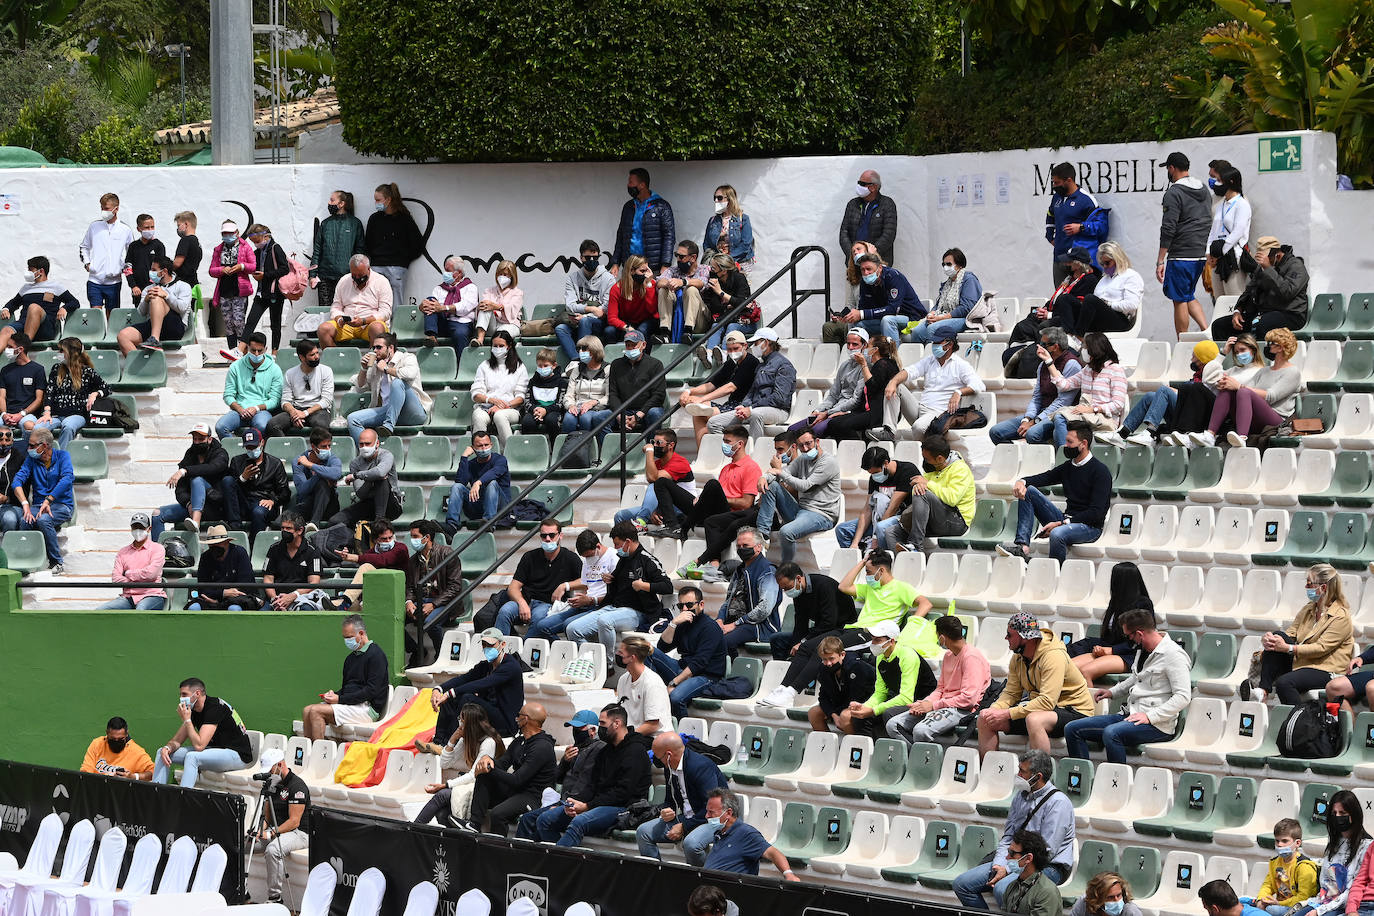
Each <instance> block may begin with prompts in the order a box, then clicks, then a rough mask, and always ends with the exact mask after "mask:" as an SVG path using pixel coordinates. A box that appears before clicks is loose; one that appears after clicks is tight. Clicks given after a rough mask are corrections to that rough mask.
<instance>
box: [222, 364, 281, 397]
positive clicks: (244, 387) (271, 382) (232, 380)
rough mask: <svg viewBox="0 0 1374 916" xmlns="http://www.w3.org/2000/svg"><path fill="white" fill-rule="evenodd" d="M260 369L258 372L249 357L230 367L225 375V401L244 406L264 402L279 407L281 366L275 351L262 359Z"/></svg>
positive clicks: (258, 368)
mask: <svg viewBox="0 0 1374 916" xmlns="http://www.w3.org/2000/svg"><path fill="white" fill-rule="evenodd" d="M256 368H257V371H254V366H253V364H252V363H250V362H249V361H248V357H246V356H245V357H243V358H241V359H238V360H236V361H235V362H234V364H233V365H232V366H230V367H229V374H228V375H226V376H225V377H224V403H225V404H229V405H232V404H233V403H234V402H235V401H237V402H238V403H239V404H241V405H243V406H244V407H257V406H259V405H262V406H264V407H266V408H267V409H268V410H276V409H277V408H278V407H280V406H281V388H282V381H283V379H282V374H281V367H280V366H278V365H277V363H276V361H275V360H273V359H272V356H271V354H267V355H264V356H263V358H262V365H260V366H258V367H256Z"/></svg>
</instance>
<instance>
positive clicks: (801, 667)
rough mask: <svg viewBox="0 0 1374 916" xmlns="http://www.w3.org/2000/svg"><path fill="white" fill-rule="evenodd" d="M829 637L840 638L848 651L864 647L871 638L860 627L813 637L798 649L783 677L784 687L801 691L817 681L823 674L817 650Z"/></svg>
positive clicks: (832, 631)
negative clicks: (856, 647)
mask: <svg viewBox="0 0 1374 916" xmlns="http://www.w3.org/2000/svg"><path fill="white" fill-rule="evenodd" d="M827 636H838V637H839V638H840V642H842V643H844V647H845V648H846V649H852V648H854V647H855V646H862V645H863V644H864V643H866V642H868V641H869V638H870V637H869V633H868V631H867V630H864V629H860V628H859V627H846V628H845V629H842V630H831V631H830V632H828V633H822V634H821V635H820V636H813V637H811V638H810V639H808V640H806V642H804V643H802V644H801V645H800V646H798V647H797V654H796V655H794V656H792V664H790V665H788V666H787V673H786V674H784V675H783V677H782V686H784V687H791V688H792V689H793V690H798V691H799V690H802V689H803V688H804V687H806V685H807V684H809V683H811V682H812V681H814V680H815V679H816V677H817V675H819V674H820V673H821V660H820V656H818V655H817V654H816V648H817V647H818V646H819V645H820V644H821V640H822V639H825V638H826V637H827Z"/></svg>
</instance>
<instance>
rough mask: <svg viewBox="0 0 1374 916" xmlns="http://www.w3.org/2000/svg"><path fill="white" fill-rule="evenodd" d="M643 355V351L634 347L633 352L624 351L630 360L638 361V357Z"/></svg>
mask: <svg viewBox="0 0 1374 916" xmlns="http://www.w3.org/2000/svg"><path fill="white" fill-rule="evenodd" d="M643 354H644V351H643V350H641V349H640V348H638V347H636V348H635V349H633V350H630V349H626V350H625V355H626V356H628V357H629V358H630V359H632V360H633V359H639V357H640V356H642V355H643Z"/></svg>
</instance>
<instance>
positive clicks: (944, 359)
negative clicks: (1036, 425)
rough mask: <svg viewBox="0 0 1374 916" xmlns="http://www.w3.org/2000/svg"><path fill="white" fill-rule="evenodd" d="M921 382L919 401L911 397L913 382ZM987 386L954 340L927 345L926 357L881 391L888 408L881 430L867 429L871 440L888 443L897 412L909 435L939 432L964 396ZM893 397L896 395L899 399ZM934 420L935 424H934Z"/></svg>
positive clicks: (891, 436) (913, 387) (980, 390)
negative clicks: (930, 431)
mask: <svg viewBox="0 0 1374 916" xmlns="http://www.w3.org/2000/svg"><path fill="white" fill-rule="evenodd" d="M918 381H919V382H924V385H923V387H922V389H921V396H920V398H919V399H917V398H916V397H914V396H912V395H911V394H910V393H909V392H912V391H914V390H915V388H916V383H917V382H918ZM986 390H987V386H986V385H985V384H984V383H983V380H982V379H981V378H980V377H979V376H978V370H976V369H974V368H973V366H972V365H970V364H969V361H968V360H966V359H964V358H963V357H962V356H960V355H959V344H958V342H957V341H955V340H952V339H951V340H944V341H940V342H937V343H935V344H933V345H932V346H931V351H930V353H929V355H927V356H924V357H922V358H921V359H920V360H919V361H918V362H917V363H916V365H914V366H912V367H911V368H910V369H903V370H902V371H900V372H898V373H897V374H896V375H894V376H893V377H892V379H891V381H889V382H888V383H887V388H886V389H885V390H884V396H885V403H886V404H887V405H890V406H889V408H888V410H887V414H886V416H885V420H886V422H885V423H884V425H883V427H882V429H878V430H874V429H870V430H869V432H868V438H869V439H870V440H871V441H876V440H880V439H888V440H891V439H892V438H893V435H894V430H895V429H896V425H897V415H898V413H900V414H901V415H902V416H903V417H905V418H906V419H907V420H908V421H910V423H911V432H912V434H913V435H915V436H923V435H925V432H926V430H927V429H929V428H931V427H932V426H934V427H935V429H937V430H942V429H943V428H944V426H945V425H946V424H947V423H948V422H949V416H950V415H952V414H953V413H954V412H955V411H956V410H958V409H959V405H960V403H961V402H962V401H963V399H964V398H966V397H972V396H973V395H976V394H981V393H982V392H984V391H986ZM893 395H900V400H899V399H898V398H897V397H893ZM936 421H939V422H938V424H937V422H936Z"/></svg>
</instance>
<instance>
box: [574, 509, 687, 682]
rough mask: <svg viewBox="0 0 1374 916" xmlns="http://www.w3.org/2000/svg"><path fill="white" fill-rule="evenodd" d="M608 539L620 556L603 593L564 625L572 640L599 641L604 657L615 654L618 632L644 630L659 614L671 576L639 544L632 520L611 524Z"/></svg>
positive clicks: (660, 613) (670, 590)
mask: <svg viewBox="0 0 1374 916" xmlns="http://www.w3.org/2000/svg"><path fill="white" fill-rule="evenodd" d="M611 543H612V544H614V545H615V551H616V553H617V554H619V555H620V560H619V562H617V563H616V565H615V572H614V573H612V574H611V578H610V579H609V580H608V581H607V584H606V596H605V597H604V598H602V599H601V601H600V603H599V604H598V605H597V609H596V610H594V611H590V612H588V613H586V614H583V615H582V616H580V617H577V618H576V619H574V620H572V621H570V622H569V623H568V625H567V627H566V629H565V632H566V633H567V636H568V638H569V639H571V640H575V641H576V642H579V643H581V642H586V641H587V640H590V639H595V640H597V641H599V642H600V643H601V645H603V646H605V647H606V658H607V659H611V658H614V657H615V644H616V643H617V642H619V640H620V636H619V634H620V633H625V632H628V631H630V630H641V631H643V630H648V629H649V627H650V626H652V625H653V623H654V621H656V620H658V619H659V618H660V617H662V616H663V596H664V595H671V594H672V593H673V580H671V579H669V578H668V574H667V573H665V572H664V571H663V564H662V563H660V562H658V558H657V557H655V556H654V555H653V554H651V553H649V551H647V550H645V549H644V548H643V547H642V546H640V543H639V531H638V530H637V529H636V528H635V526H634V523H633V522H620V523H619V524H616V525H613V526H612V527H611Z"/></svg>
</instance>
